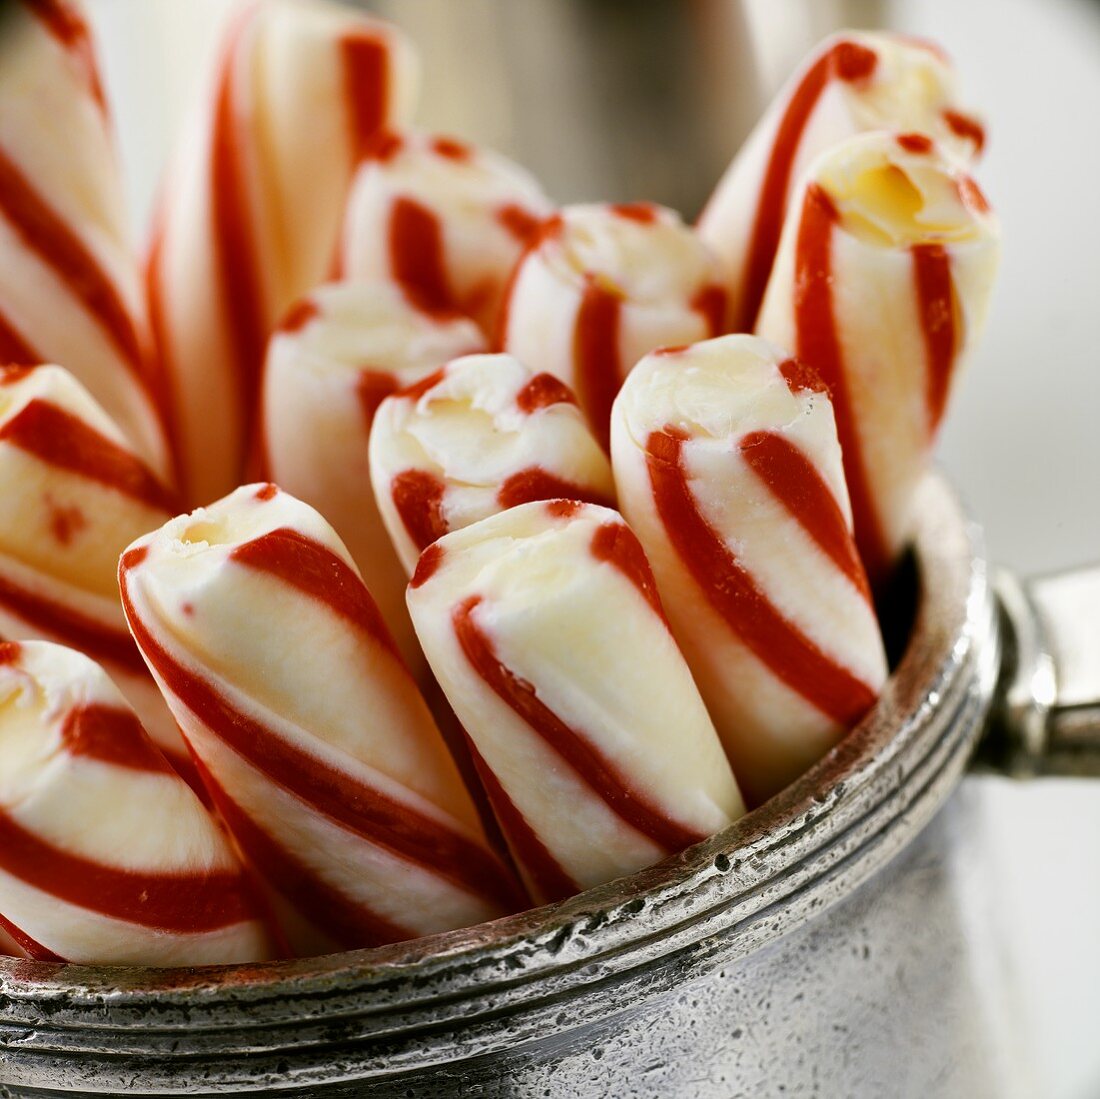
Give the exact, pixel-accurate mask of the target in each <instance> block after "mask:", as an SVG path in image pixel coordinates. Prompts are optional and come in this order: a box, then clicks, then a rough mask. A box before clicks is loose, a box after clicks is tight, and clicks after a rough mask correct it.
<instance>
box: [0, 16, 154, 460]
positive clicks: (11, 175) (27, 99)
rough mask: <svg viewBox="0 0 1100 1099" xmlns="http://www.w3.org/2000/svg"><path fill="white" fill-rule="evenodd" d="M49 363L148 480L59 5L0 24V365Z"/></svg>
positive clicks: (134, 305)
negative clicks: (90, 405) (109, 421)
mask: <svg viewBox="0 0 1100 1099" xmlns="http://www.w3.org/2000/svg"><path fill="white" fill-rule="evenodd" d="M37 362H60V363H64V364H65V366H66V367H67V368H68V369H69V370H71V371H72V372H73V373H74V374H75V375H76V376H77V377H78V378H79V379H80V380H81V382H82V383H83V384H84V385H85V386H86V387H87V388H88V390H89V391H90V392H91V393H92V394H93V396H94V397H95V398H96V400H97V401H99V402H100V403H101V404H102V405H103V407H104V408H105V409H106V410H107V412H108V413H109V414H110V416H111V417H112V418H113V419H114V420H115V422H116V423H117V424H118V425H119V427H121V428H122V430H123V431H124V432H126V435H127V436H128V438H129V439H130V442H131V443H132V445H133V446H134V447H136V448H137V450H138V451H139V453H140V454H141V455H142V457H143V458H144V459H145V460H146V461H148V462H149V463H150V464H151V465H152V466H153V468H154V469H155V470H156V471H157V473H158V474H160V475H164V474H165V473H166V472H167V458H168V451H167V447H166V444H165V439H164V434H163V431H162V429H161V425H160V419H159V417H158V414H157V411H156V404H155V402H154V399H153V396H152V387H153V379H152V377H151V372H150V371H151V358H150V345H149V337H148V332H147V328H146V323H145V309H144V303H143V301H142V294H141V281H140V278H139V269H138V262H137V256H136V254H135V253H134V252H133V250H132V248H131V242H130V240H129V236H128V233H127V228H126V212H125V209H124V208H123V201H122V183H121V178H120V171H119V164H118V159H117V156H116V151H115V145H114V140H113V133H112V129H111V125H110V121H109V118H108V115H107V104H106V102H105V100H104V98H103V89H102V86H101V85H100V80H99V71H98V68H97V65H96V60H95V55H94V52H93V48H92V41H91V36H90V34H89V32H88V28H87V26H86V24H85V22H84V19H83V17H82V14H81V9H80V8H79V7H78V6H77V5H76V4H75V3H73V2H71V0H16V2H15V3H10V4H5V5H4V9H3V14H2V25H0V365H2V364H5V363H37Z"/></svg>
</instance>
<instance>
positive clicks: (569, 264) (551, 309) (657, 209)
mask: <svg viewBox="0 0 1100 1099" xmlns="http://www.w3.org/2000/svg"><path fill="white" fill-rule="evenodd" d="M725 311H726V299H725V291H724V290H723V289H722V287H721V285H720V271H719V267H718V262H717V260H716V259H715V257H714V256H713V255H712V254H711V252H710V250H709V249H708V248H707V247H706V245H704V244H703V243H702V241H701V240H700V239H699V238H698V236H696V234H695V233H694V231H693V230H691V229H689V228H688V227H687V226H686V225H684V224H683V222H682V221H681V220H680V217H679V215H678V214H676V213H674V212H673V211H672V210H668V209H665V208H664V207H662V206H654V205H651V204H649V203H633V204H630V205H610V204H598V205H597V204H594V205H587V206H567V207H565V208H564V209H563V210H562V211H561V213H560V214H559V215H558V216H557V217H555V218H552V219H551V220H550V221H549V222H547V223H546V224H545V225H544V227H543V229H542V230H541V232H540V235H539V238H538V241H537V244H536V245H535V246H533V247H532V248H531V250H530V251H529V252H528V253H527V254H526V255H525V256H524V258H523V259H522V260H521V261H520V264H519V266H518V267H517V268H516V271H515V275H514V278H513V282H512V287H511V291H510V293H509V295H508V300H507V302H506V306H505V317H504V321H503V323H502V328H501V331H502V344H503V349H504V350H505V351H508V352H510V353H511V354H513V355H515V356H516V358H517V359H519V360H520V362H522V363H525V364H526V365H527V366H529V367H531V369H532V370H535V371H537V372H546V373H549V374H556V375H557V376H558V377H559V378H561V379H562V380H563V381H565V382H567V383H568V384H569V385H570V386H572V387H573V389H574V390H575V391H576V394H577V397H578V398H579V399H580V402H581V407H582V408H583V409H584V410H585V412H586V413H587V415H588V419H589V421H590V422H591V424H592V429H593V430H594V431H595V433H596V437H597V439H599V441H600V443H601V444H602V445H603V446H604V448H605V449H606V447H607V432H608V424H609V422H610V417H611V403H612V401H614V399H615V394H616V393H618V391H619V386H620V385H621V384H622V381H623V378H625V377H626V375H627V373H628V371H629V370H630V368H631V367H632V366H633V365H634V364H635V363H636V362H637V361H638V360H639V359H640V358H641V357H642V356H643V355H644V354H646V352H648V351H652V350H653V348H655V347H661V346H664V345H667V344H682V343H693V342H695V341H696V340H702V339H706V338H707V337H709V336H717V335H718V334H719V333H721V332H724V331H725V330H726V329H725Z"/></svg>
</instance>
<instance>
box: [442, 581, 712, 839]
mask: <svg viewBox="0 0 1100 1099" xmlns="http://www.w3.org/2000/svg"><path fill="white" fill-rule="evenodd" d="M480 603H481V597H480V596H477V595H474V596H471V597H470V598H469V599H467V600H465V602H463V603H462V604H461V605H460V606H458V607H457V608H455V611H454V613H453V615H452V622H453V624H454V630H455V635H456V637H457V638H458V643H459V645H460V646H461V647H462V651H463V652H464V653H465V655H466V659H467V660H468V661H469V662H470V666H471V667H472V668H473V670H474V671H475V672H476V673H477V674H478V675H479V676H480V677H481V679H482V680H483V681H484V682H485V684H486V685H487V686H488V687H489V689H490V690H492V691H493V693H494V694H496V695H497V696H498V697H499V698H500V699H501V700H502V701H503V702H504V703H505V704H506V705H508V706H509V707H510V708H511V709H512V710H513V711H514V712H515V713H516V715H517V716H518V717H519V718H520V719H521V720H522V721H524V722H525V723H526V724H527V725H528V727H529V728H530V729H531V730H532V732H534V733H535V734H536V735H537V736H539V737H540V738H541V739H542V740H543V741H544V742H545V743H546V744H548V745H549V746H550V747H551V748H552V749H553V750H554V751H555V752H557V753H558V754H559V755H560V756H561V757H562V759H564V760H565V762H566V763H567V764H568V765H569V766H570V767H571V768H572V769H573V770H574V771H575V772H576V773H577V775H578V777H579V778H580V779H581V780H582V781H583V782H585V783H586V784H587V785H588V786H589V787H591V789H592V790H593V792H594V793H596V794H597V795H598V796H599V797H600V798H602V799H603V800H604V801H605V802H606V803H607V806H608V808H609V809H611V811H612V812H614V813H615V814H617V815H618V816H619V817H620V818H621V819H622V820H623V821H624V822H625V823H627V824H628V825H630V826H631V827H632V828H634V829H636V830H637V831H639V832H640V833H641V834H642V835H644V836H646V837H647V838H648V839H650V840H652V842H654V843H655V844H657V845H658V846H659V847H662V848H663V849H664V850H666V851H668V852H673V851H681V850H683V849H684V848H685V847H688V846H689V845H691V844H693V843H698V842H699V840H701V839H703V838H705V837H704V836H703V835H702V834H701V833H698V832H695V831H693V830H692V829H690V828H687V827H685V826H684V825H682V824H680V823H679V822H678V821H675V820H672V819H671V818H670V817H669V816H667V815H666V814H665V813H664V812H663V810H661V809H660V808H659V807H657V806H655V805H651V804H649V802H648V801H647V799H646V798H645V796H644V795H643V794H642V793H641V792H640V791H638V790H635V789H634V788H633V787H632V786H631V784H630V782H629V780H628V779H627V778H626V776H625V775H623V774H621V773H620V771H619V769H618V767H617V766H616V765H615V764H614V763H612V762H611V761H610V760H609V759H607V758H606V757H605V756H604V755H603V753H602V752H601V751H600V750H599V749H598V748H597V747H596V746H595V745H594V744H592V742H591V741H590V740H588V738H586V737H585V736H584V735H583V733H580V732H578V731H577V730H575V729H572V728H570V727H569V726H568V725H566V724H565V722H564V721H562V719H561V718H560V717H558V715H557V714H556V713H554V711H553V710H551V709H550V708H549V707H548V706H547V705H546V704H545V703H544V702H543V701H542V700H541V699H540V698H539V696H538V692H537V690H536V688H535V686H534V685H533V684H531V683H528V682H527V680H525V679H521V678H520V677H519V676H517V675H516V674H515V673H514V672H513V671H512V670H511V669H510V668H508V667H507V666H506V665H504V664H503V663H502V662H501V661H500V659H499V657H498V656H497V654H496V650H495V649H494V646H493V643H492V640H491V639H490V638H489V636H488V635H487V634H486V633H485V631H484V630H482V629H481V627H480V626H479V625H478V624H477V622H476V621H475V620H474V611H475V610H476V609H477V607H478V606H479V604H480Z"/></svg>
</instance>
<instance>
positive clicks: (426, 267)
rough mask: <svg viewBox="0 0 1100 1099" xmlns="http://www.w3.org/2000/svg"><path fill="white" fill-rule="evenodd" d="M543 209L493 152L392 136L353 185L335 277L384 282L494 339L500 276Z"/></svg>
mask: <svg viewBox="0 0 1100 1099" xmlns="http://www.w3.org/2000/svg"><path fill="white" fill-rule="evenodd" d="M551 211H552V206H551V203H550V200H549V199H548V198H547V197H546V196H545V195H544V194H543V192H542V188H541V187H540V186H539V184H538V183H537V181H536V180H535V179H534V177H533V176H531V175H530V174H529V173H528V172H526V171H525V170H524V169H522V168H521V167H519V165H517V164H513V163H512V162H511V161H510V160H507V159H506V158H505V157H502V156H500V155H499V154H498V153H494V152H492V151H491V150H489V149H479V148H475V147H474V146H472V145H468V144H465V143H464V142H459V141H455V140H454V139H453V138H447V137H440V136H437V135H433V134H424V133H419V132H415V131H401V132H398V133H392V134H389V135H387V136H386V137H385V138H384V139H382V140H381V141H380V142H379V143H378V144H377V145H376V146H375V147H374V149H373V150H372V151H371V154H370V156H369V157H368V158H367V159H366V160H365V161H364V162H363V165H362V167H361V168H360V169H359V171H358V173H357V175H356V177H355V182H354V184H353V185H352V189H351V194H350V195H349V197H348V205H347V214H346V217H345V221H344V228H343V237H342V242H341V249H342V268H343V273H344V274H345V275H346V276H347V277H348V278H358V279H368V280H372V281H374V280H392V281H393V282H394V283H395V284H396V285H398V286H400V287H401V288H402V290H403V291H404V292H405V293H406V295H407V296H408V297H409V300H410V301H412V302H414V303H416V304H417V305H419V306H421V307H423V308H425V309H428V310H431V311H434V312H440V313H447V312H456V311H457V312H459V313H463V314H465V315H467V316H470V317H473V318H474V319H475V320H476V321H477V322H478V324H480V325H481V327H482V329H483V331H484V332H485V333H486V335H487V336H490V337H492V336H494V335H495V334H496V330H497V325H498V321H499V313H500V306H501V300H502V298H503V295H504V290H505V286H506V283H507V281H508V276H509V275H510V274H511V272H512V268H513V267H515V264H516V261H517V260H518V259H519V256H520V253H521V252H522V251H523V249H524V248H525V247H526V245H527V243H528V242H529V240H530V239H531V236H532V234H533V233H534V231H535V230H536V228H537V227H538V225H539V224H540V222H542V220H543V219H544V218H546V217H548V216H549V214H550V213H551Z"/></svg>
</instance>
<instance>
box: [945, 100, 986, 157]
mask: <svg viewBox="0 0 1100 1099" xmlns="http://www.w3.org/2000/svg"><path fill="white" fill-rule="evenodd" d="M943 120H944V122H946V123H947V125H948V126H949V127H950V128H951V132H952V133H953V134H955V135H956V137H961V138H965V139H966V140H967V141H971V142H973V143H974V152H976V153H980V152H981V151H982V150H983V149H984V148H985V127H984V126H982V124H981V123H980V122H979V121H978V120H977V119H976V118H973V117H971V116H970V115H968V114H963V113H962V112H961V111H953V110H951V109H947V110H945V111H944V112H943Z"/></svg>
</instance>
